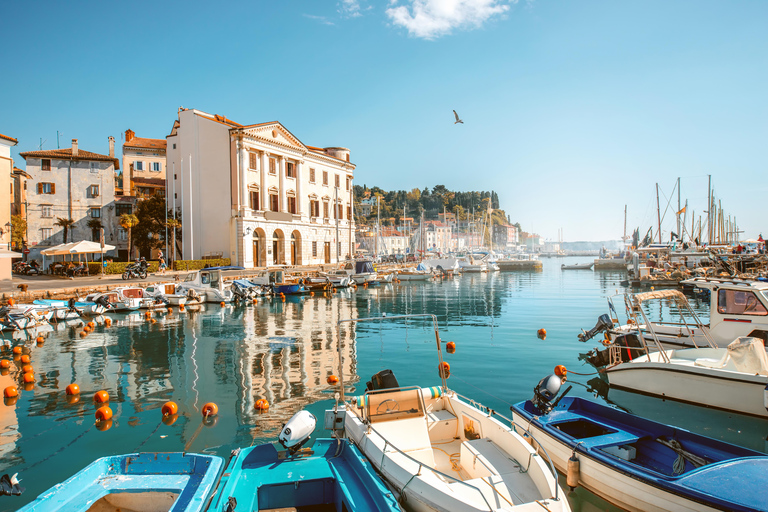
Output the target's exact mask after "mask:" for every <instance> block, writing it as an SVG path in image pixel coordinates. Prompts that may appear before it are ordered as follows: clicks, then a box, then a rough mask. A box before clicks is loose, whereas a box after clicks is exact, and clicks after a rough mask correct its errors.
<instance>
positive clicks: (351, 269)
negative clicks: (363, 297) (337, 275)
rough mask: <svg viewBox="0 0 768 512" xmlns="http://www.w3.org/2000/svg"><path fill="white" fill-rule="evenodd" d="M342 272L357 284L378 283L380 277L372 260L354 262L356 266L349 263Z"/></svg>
mask: <svg viewBox="0 0 768 512" xmlns="http://www.w3.org/2000/svg"><path fill="white" fill-rule="evenodd" d="M341 270H343V271H345V272H346V273H347V275H348V276H349V277H350V278H351V279H352V281H354V282H355V283H356V284H365V283H371V282H372V281H376V279H377V277H378V276H377V274H376V270H374V268H373V262H372V261H371V260H357V261H355V262H354V266H353V265H352V262H349V263H346V264H345V265H344V267H343V268H342V269H341Z"/></svg>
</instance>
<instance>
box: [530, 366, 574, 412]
mask: <svg viewBox="0 0 768 512" xmlns="http://www.w3.org/2000/svg"><path fill="white" fill-rule="evenodd" d="M563 382H565V378H564V377H558V376H557V375H554V374H552V375H549V376H547V377H544V378H543V379H541V380H540V381H539V383H538V384H536V387H535V388H533V399H532V400H531V402H532V403H533V405H534V406H535V407H536V408H537V409H539V410H540V411H541V412H542V413H544V414H549V411H551V410H552V409H554V408H555V407H556V406H557V404H558V402H560V400H561V399H562V398H563V397H564V396H565V395H567V394H568V392H569V391H570V390H571V388H572V387H573V386H568V389H566V390H565V391H564V392H563V394H562V395H560V397H559V398H557V400H555V401H554V402H553V401H552V400H554V399H555V397H556V396H557V394H558V393H559V392H560V387H561V386H562V384H563Z"/></svg>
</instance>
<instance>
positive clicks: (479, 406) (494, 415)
mask: <svg viewBox="0 0 768 512" xmlns="http://www.w3.org/2000/svg"><path fill="white" fill-rule="evenodd" d="M451 393H453V394H454V395H456V396H457V397H459V398H461V399H462V400H464V402H466V403H467V404H469V405H470V406H471V407H473V408H475V409H477V410H478V411H480V412H481V413H483V414H485V415H486V416H487V417H488V418H489V419H493V418H501V419H502V420H504V421H506V422H507V423H509V425H510V426H511V427H512V431H514V433H515V434H517V435H521V436H523V437H526V436H527V437H530V438H531V439H532V440H533V441H534V442H536V445H537V446H538V448H539V449H540V450H541V451H542V452H544V457H545V458H546V459H547V465H548V466H549V471H550V472H551V473H552V477H553V478H554V479H555V497H554V499H555V500H559V499H560V485H559V484H558V483H557V470H556V469H555V464H554V463H553V462H552V458H551V457H550V456H549V454H548V453H547V450H546V449H544V446H543V445H542V444H541V443H540V442H539V440H538V439H536V436H534V435H533V432H531V431H530V430H528V429H527V428H525V427H523V426H522V425H520V424H518V423H515V422H514V420H511V419H509V418H507V417H506V416H504V415H503V414H501V413H500V412H498V411H496V410H494V409H491V408H490V407H487V406H485V405H483V404H481V403H480V402H477V401H475V400H472V399H471V398H469V397H466V396H464V395H462V394H460V393H457V392H456V391H453V390H451ZM518 429H520V430H521V431H522V434H521V433H520V432H518ZM528 465H529V467H530V460H529V461H528ZM526 471H527V470H526Z"/></svg>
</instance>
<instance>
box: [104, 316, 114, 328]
mask: <svg viewBox="0 0 768 512" xmlns="http://www.w3.org/2000/svg"><path fill="white" fill-rule="evenodd" d="M104 325H106V326H107V327H109V326H110V325H112V319H111V318H109V317H107V318H105V319H104Z"/></svg>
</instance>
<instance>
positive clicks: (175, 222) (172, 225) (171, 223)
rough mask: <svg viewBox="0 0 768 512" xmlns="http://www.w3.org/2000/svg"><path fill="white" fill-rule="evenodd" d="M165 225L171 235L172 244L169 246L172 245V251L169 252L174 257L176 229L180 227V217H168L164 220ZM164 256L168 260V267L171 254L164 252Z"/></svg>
mask: <svg viewBox="0 0 768 512" xmlns="http://www.w3.org/2000/svg"><path fill="white" fill-rule="evenodd" d="M165 225H166V227H168V229H170V230H171V234H172V235H173V245H172V246H171V247H173V252H172V253H171V254H173V257H174V259H175V258H176V230H178V229H181V220H180V219H174V218H170V219H168V220H167V221H166V222H165ZM165 256H166V258H168V260H169V261H168V266H169V267H170V259H171V255H170V254H166V255H165Z"/></svg>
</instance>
